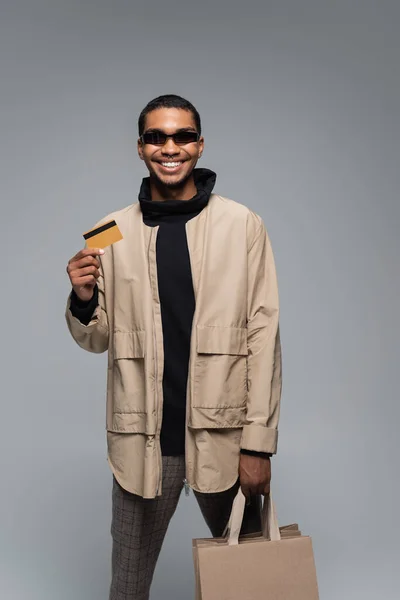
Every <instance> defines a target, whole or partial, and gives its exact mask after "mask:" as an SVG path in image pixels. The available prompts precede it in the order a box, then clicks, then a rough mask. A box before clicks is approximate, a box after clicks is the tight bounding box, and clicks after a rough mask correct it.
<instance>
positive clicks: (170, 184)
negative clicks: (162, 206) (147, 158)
mask: <svg viewBox="0 0 400 600" xmlns="http://www.w3.org/2000/svg"><path fill="white" fill-rule="evenodd" d="M195 167H196V165H193V168H192V169H191V170H190V171H189V172H188V173H186V175H184V176H183V177H181V178H180V179H177V180H176V181H169V180H167V179H166V180H164V179H161V177H159V176H158V175H157V173H156V172H155V171H153V170H152V171H151V173H150V178H151V179H152V180H153V183H154V184H155V185H156V187H164V188H168V189H170V190H177V189H179V188H182V187H183V186H184V185H185V184H186V183H187V182H188V181H189V179H190V178H191V177H192V176H193V171H194V169H195Z"/></svg>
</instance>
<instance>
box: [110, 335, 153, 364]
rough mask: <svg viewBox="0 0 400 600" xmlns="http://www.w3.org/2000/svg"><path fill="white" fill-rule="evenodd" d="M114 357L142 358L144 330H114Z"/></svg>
mask: <svg viewBox="0 0 400 600" xmlns="http://www.w3.org/2000/svg"><path fill="white" fill-rule="evenodd" d="M113 340H114V358H115V359H120V358H144V345H145V344H144V341H145V332H144V331H114V336H113Z"/></svg>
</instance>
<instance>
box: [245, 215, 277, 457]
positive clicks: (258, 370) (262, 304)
mask: <svg viewBox="0 0 400 600" xmlns="http://www.w3.org/2000/svg"><path fill="white" fill-rule="evenodd" d="M247 294H248V296H247V328H248V341H247V345H248V358H247V360H248V372H247V386H248V397H247V413H246V422H245V425H244V427H243V432H242V438H241V448H242V449H245V450H253V451H255V452H268V453H270V454H275V453H276V451H277V442H278V421H279V412H280V400H281V391H282V359H281V344H280V334H279V296H278V284H277V277H276V271H275V262H274V257H273V253H272V248H271V243H270V240H269V237H268V233H267V231H266V229H265V227H264V224H263V222H262V221H261V219H259V222H258V227H257V230H256V232H255V235H254V236H253V239H252V241H251V243H250V248H249V250H248V289H247Z"/></svg>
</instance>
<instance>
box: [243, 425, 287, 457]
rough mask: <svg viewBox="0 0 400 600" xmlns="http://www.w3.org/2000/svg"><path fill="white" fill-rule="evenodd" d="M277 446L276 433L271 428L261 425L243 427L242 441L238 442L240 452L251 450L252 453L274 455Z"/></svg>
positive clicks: (275, 430)
mask: <svg viewBox="0 0 400 600" xmlns="http://www.w3.org/2000/svg"><path fill="white" fill-rule="evenodd" d="M277 445H278V431H277V429H274V428H271V427H264V426H262V425H255V424H252V425H244V427H243V431H242V439H241V442H240V449H241V450H251V451H253V452H266V453H268V454H276V451H277Z"/></svg>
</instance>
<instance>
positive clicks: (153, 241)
mask: <svg viewBox="0 0 400 600" xmlns="http://www.w3.org/2000/svg"><path fill="white" fill-rule="evenodd" d="M157 233H158V227H154V228H153V229H152V232H151V238H150V248H149V257H148V260H149V265H150V277H151V281H150V283H151V290H152V296H153V303H155V298H154V294H155V291H154V290H155V289H156V288H157V286H155V288H154V286H153V277H152V275H153V273H154V269H156V266H155V264H153V262H152V261H151V257H150V251H151V250H152V249H153V248H155V245H156V240H157ZM154 254H155V251H154ZM153 346H154V378H155V404H156V413H157V414H156V418H157V425H156V439H155V441H156V443H157V441H158V436H159V433H160V432H159V430H160V429H161V428H160V422H161V419H160V408H161V407H160V396H159V393H158V352H157V335H156V317H155V312H154V305H153ZM161 410H162V408H161ZM158 445H159V448H158V450H157V462H158V482H157V488H156V496H158V492H159V490H160V487H161V483H162V457H161V446H160V444H158Z"/></svg>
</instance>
